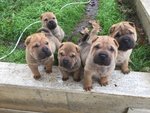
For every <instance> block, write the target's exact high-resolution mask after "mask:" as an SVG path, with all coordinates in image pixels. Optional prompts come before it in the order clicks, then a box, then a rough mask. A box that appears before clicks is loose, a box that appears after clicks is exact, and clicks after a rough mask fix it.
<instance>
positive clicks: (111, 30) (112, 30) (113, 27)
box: [109, 25, 115, 34]
mask: <svg viewBox="0 0 150 113" xmlns="http://www.w3.org/2000/svg"><path fill="white" fill-rule="evenodd" d="M114 30H115V26H114V25H112V26H111V27H110V29H109V33H110V34H111V33H113V32H114Z"/></svg>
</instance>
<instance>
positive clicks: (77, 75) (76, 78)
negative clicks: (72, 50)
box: [73, 69, 81, 82]
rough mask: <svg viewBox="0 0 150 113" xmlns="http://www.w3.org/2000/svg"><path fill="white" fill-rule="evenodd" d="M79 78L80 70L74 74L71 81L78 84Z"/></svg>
mask: <svg viewBox="0 0 150 113" xmlns="http://www.w3.org/2000/svg"><path fill="white" fill-rule="evenodd" d="M80 77H81V69H79V70H77V71H76V72H74V75H73V80H74V81H76V82H79V81H80V80H81V78H80Z"/></svg>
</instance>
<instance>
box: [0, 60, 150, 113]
mask: <svg viewBox="0 0 150 113" xmlns="http://www.w3.org/2000/svg"><path fill="white" fill-rule="evenodd" d="M0 69H1V70H0V107H1V108H9V109H18V110H29V111H37V112H46V113H60V112H61V113H124V112H125V111H127V108H128V107H136V108H146V109H150V73H140V72H131V73H130V74H128V75H123V74H122V73H120V71H115V72H114V73H113V74H112V76H111V78H110V80H109V85H108V86H106V87H101V86H100V85H99V84H98V83H97V82H96V81H94V84H93V90H92V91H91V92H85V91H84V90H83V88H82V87H83V86H82V82H83V80H82V81H81V82H79V83H77V82H74V81H73V79H72V77H70V79H69V80H68V81H65V82H63V81H62V80H61V74H60V72H59V70H58V68H57V67H54V68H53V73H52V74H50V75H48V74H46V73H45V72H44V71H43V68H40V70H41V74H42V78H41V79H40V80H34V79H33V77H32V73H31V71H30V70H29V68H28V66H27V65H26V64H14V63H11V64H10V63H4V62H1V63H0Z"/></svg>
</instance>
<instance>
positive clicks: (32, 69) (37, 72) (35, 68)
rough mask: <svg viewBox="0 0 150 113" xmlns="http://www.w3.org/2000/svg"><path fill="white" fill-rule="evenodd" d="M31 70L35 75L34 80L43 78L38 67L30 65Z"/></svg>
mask: <svg viewBox="0 0 150 113" xmlns="http://www.w3.org/2000/svg"><path fill="white" fill-rule="evenodd" d="M28 66H29V68H30V69H31V71H32V73H33V78H34V79H39V78H40V77H41V75H40V72H39V70H38V65H30V64H29V65H28Z"/></svg>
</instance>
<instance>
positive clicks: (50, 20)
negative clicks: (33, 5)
mask: <svg viewBox="0 0 150 113" xmlns="http://www.w3.org/2000/svg"><path fill="white" fill-rule="evenodd" d="M41 20H42V24H43V26H44V27H47V28H48V29H50V30H53V29H55V28H56V27H57V19H56V16H55V15H54V13H53V12H45V13H43V14H42V15H41Z"/></svg>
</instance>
